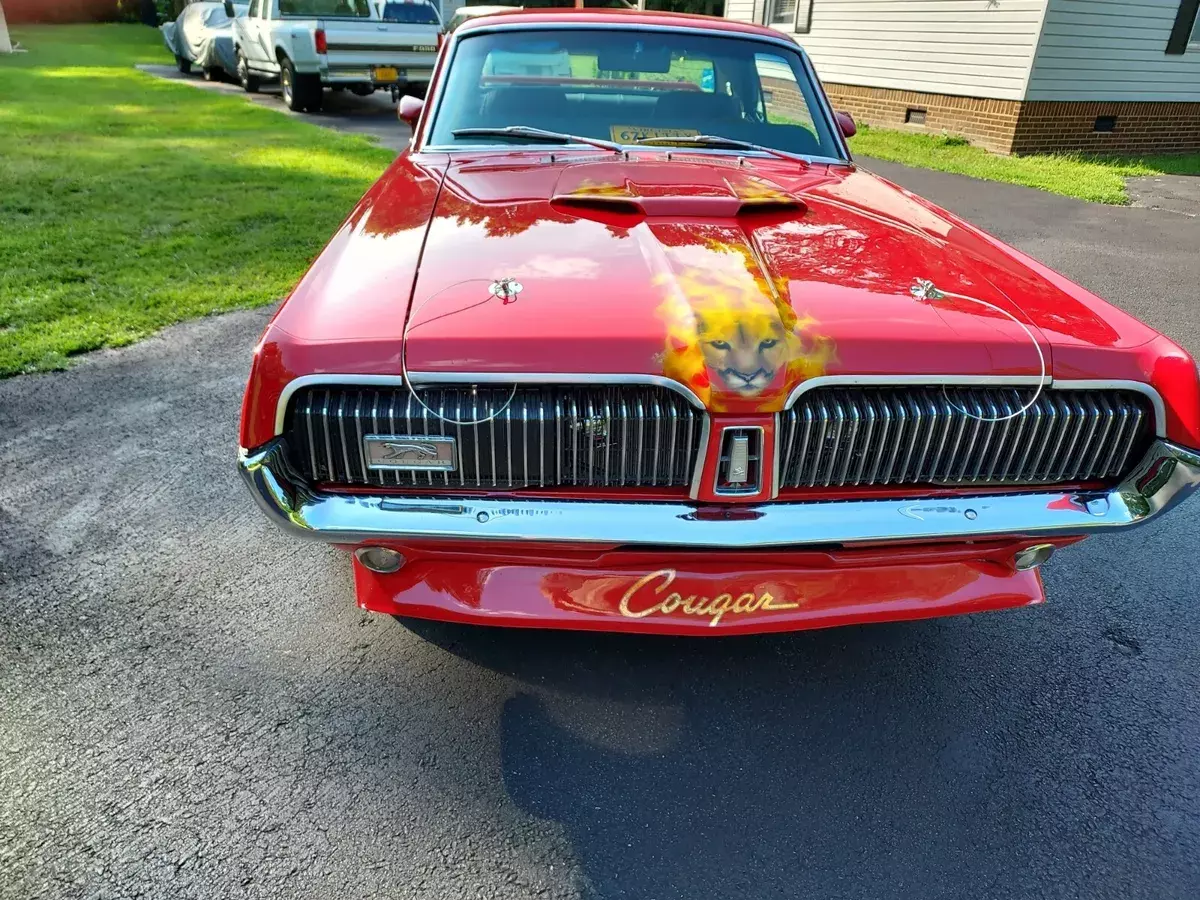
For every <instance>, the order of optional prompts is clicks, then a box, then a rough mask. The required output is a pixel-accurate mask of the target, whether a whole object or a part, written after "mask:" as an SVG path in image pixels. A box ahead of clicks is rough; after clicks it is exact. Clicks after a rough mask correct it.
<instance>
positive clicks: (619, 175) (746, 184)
mask: <svg viewBox="0 0 1200 900" xmlns="http://www.w3.org/2000/svg"><path fill="white" fill-rule="evenodd" d="M550 202H551V204H552V205H553V206H556V207H558V208H559V209H562V210H563V211H565V212H572V213H575V214H576V215H584V217H586V211H587V210H596V211H598V212H604V213H615V214H625V215H639V216H654V217H658V216H665V217H671V216H679V217H688V218H711V219H730V218H734V217H737V216H743V215H747V214H752V213H763V212H787V213H790V214H792V215H796V214H800V213H803V212H804V211H805V209H806V206H805V204H804V201H803V200H801V199H800V198H799V197H797V196H796V195H795V194H792V193H790V192H788V191H787V190H785V189H784V188H783V187H781V186H780V185H778V184H776V183H775V182H773V181H770V180H768V179H766V178H763V177H762V176H761V175H754V174H751V173H749V172H745V171H742V170H740V169H720V168H717V167H714V166H703V165H693V164H689V163H655V162H639V163H637V164H636V165H629V164H628V163H612V162H607V163H605V162H599V163H585V164H583V165H575V166H568V167H567V168H566V169H564V170H563V173H562V175H561V176H559V179H558V182H557V183H556V184H555V185H554V190H553V193H552V194H551V198H550Z"/></svg>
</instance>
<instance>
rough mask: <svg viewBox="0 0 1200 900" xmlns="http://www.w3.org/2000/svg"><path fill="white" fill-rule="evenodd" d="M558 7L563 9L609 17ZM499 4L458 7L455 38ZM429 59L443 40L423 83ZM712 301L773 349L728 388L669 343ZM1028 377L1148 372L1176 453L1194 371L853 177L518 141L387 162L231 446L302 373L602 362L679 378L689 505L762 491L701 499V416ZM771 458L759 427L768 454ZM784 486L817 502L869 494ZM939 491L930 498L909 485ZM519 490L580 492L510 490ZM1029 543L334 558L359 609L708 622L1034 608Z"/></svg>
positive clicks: (698, 627) (409, 549)
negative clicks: (935, 299) (852, 383)
mask: <svg viewBox="0 0 1200 900" xmlns="http://www.w3.org/2000/svg"><path fill="white" fill-rule="evenodd" d="M569 12H570V13H571V15H572V21H574V22H577V23H580V24H583V23H595V24H606V25H610V24H612V23H613V22H614V21H616V22H619V21H621V20H622V19H623V18H624V17H623V16H621V15H620V14H619V13H614V12H613V11H604V12H593V11H569ZM563 14H564V13H563V11H538V12H530V13H522V14H520V15H521V21H522V22H523V23H525V24H527V25H530V26H533V25H536V24H539V23H541V22H561V21H562V18H563ZM632 16H633V17H636V20H637V24H638V25H639V26H642V27H653V26H655V25H664V26H678V25H679V24H680V23H681V22H684V24H688V25H695V26H696V27H702V28H704V29H707V30H723V31H730V32H738V33H748V34H763V35H769V36H771V37H772V38H778V34H777V33H776V32H774V31H771V30H769V29H763V28H759V27H758V26H751V25H744V24H740V23H734V22H729V21H726V20H714V19H710V18H704V17H686V16H676V15H670V14H632ZM509 18H510V15H509V14H504V15H501V16H488V17H481V18H479V19H476V20H472V21H469V22H468V23H466V24H464V25H463V27H462V28H461V29H460V32H461V34H466V33H469V32H470V31H472V30H474V29H476V28H480V27H484V26H486V25H488V24H492V23H495V22H496V21H498V20H500V19H504V20H508V19H509ZM446 56H447V54H446V52H445V51H444V50H443V52H442V54H441V55H440V57H439V60H438V64H437V65H438V68H437V70H436V71H435V76H434V82H435V84H436V82H437V80H438V78H439V77H440V73H441V69H442V67H444V66H445V64H446ZM428 115H429V113H428V110H426V112H425V113H424V114H423V117H422V122H419V123H418V126H417V133H418V135H420V134H421V133H422V129H423V119H424V118H425V117H426V116H428ZM504 279H514V280H516V281H518V282H521V284H522V285H523V290H522V291H521V292H520V293H519V294H516V295H515V296H510V297H500V296H496V295H495V294H494V293H492V292H491V290H490V288H491V286H492V285H493V283H494V282H496V281H498V280H504ZM918 279H930V280H932V281H934V282H935V283H936V286H937V287H938V288H939V289H940V290H942V291H945V292H949V293H951V294H961V295H964V296H965V297H968V298H974V299H975V300H978V301H982V302H973V301H972V300H956V299H953V298H950V299H948V300H946V301H943V302H939V303H937V304H931V303H924V302H920V301H919V300H918V299H916V298H915V297H914V295H913V292H912V289H913V286H914V283H915V282H916V280H918ZM728 308H736V309H738V310H740V313H739V315H740V316H741V318H740V319H739V322H740V324H739V327H741V326H743V325H745V323H746V322H753V325H752V326H746V327H752V328H757V329H760V330H761V332H762V335H763V338H764V341H767V342H768V343H769V342H770V341H771V340H774V338H773V337H772V335H775V336H778V337H779V340H780V341H782V342H783V344H784V347H785V349H786V353H783V354H781V356H780V357H779V359H780V363H779V365H778V366H776V367H775V368H774V369H773V370H772V371H767V369H766V367H764V368H763V370H762V371H761V373H760V374H759V375H756V376H755V377H756V378H758V379H759V380H758V381H757V382H755V383H754V384H742V383H737V382H736V376H733V375H729V374H727V372H726V370H723V369H721V368H720V364H717V363H714V362H713V361H712V360H711V359H709V358H708V357H706V356H705V355H704V354H703V353H702V352H701V351H700V350H699V349H698V348H697V346H696V342H695V340H694V335H695V331H696V325H695V323H696V322H697V321H708V322H711V321H712V319H713V317H718V316H720V315H721V314H722V311H723V310H726V309H728ZM997 310H1000V312H997ZM1014 320H1015V321H1014ZM1018 322H1020V323H1023V324H1024V325H1025V326H1026V327H1022V325H1020V324H1017V323H1018ZM1031 335H1032V336H1033V338H1034V340H1036V342H1037V348H1036V349H1035V347H1034V345H1033V343H1032V342H1031V340H1030V336H1031ZM764 346H765V344H764ZM1039 350H1040V357H1039V352H1038V351H1039ZM1042 366H1044V367H1045V371H1046V374H1048V375H1050V376H1052V377H1053V379H1054V380H1068V381H1069V380H1087V381H1092V380H1095V381H1101V382H1136V383H1140V384H1144V385H1149V386H1150V387H1152V388H1153V389H1154V390H1155V391H1156V392H1157V394H1158V395H1160V396H1161V398H1162V401H1163V407H1164V409H1163V412H1164V416H1163V423H1162V424H1163V426H1164V427H1163V431H1164V432H1165V433H1164V434H1163V435H1162V436H1163V437H1166V438H1168V439H1170V440H1172V441H1175V442H1177V443H1179V444H1181V445H1183V446H1185V447H1192V448H1195V447H1200V382H1198V379H1197V370H1196V366H1195V363H1194V362H1193V361H1192V359H1191V357H1190V356H1189V355H1188V354H1187V353H1186V352H1185V351H1184V350H1183V349H1181V348H1180V347H1179V346H1177V345H1176V344H1174V343H1173V342H1171V341H1170V340H1169V339H1167V338H1165V337H1163V336H1162V335H1160V334H1158V333H1157V332H1155V331H1153V330H1152V329H1150V328H1148V327H1147V326H1145V325H1143V324H1141V323H1140V322H1138V321H1137V320H1135V319H1134V318H1132V317H1131V316H1129V315H1127V314H1126V313H1124V312H1122V311H1120V310H1118V309H1116V308H1115V307H1113V306H1111V305H1110V304H1108V303H1106V302H1105V301H1103V300H1101V299H1100V298H1098V297H1096V296H1095V295H1093V294H1091V293H1090V292H1088V291H1087V290H1085V289H1083V288H1082V287H1080V286H1078V285H1076V284H1074V283H1072V282H1070V281H1069V280H1068V279H1066V278H1064V277H1062V276H1061V275H1058V274H1057V273H1054V272H1052V271H1050V270H1049V269H1047V268H1046V267H1045V266H1042V265H1041V264H1040V263H1038V262H1036V261H1035V260H1032V259H1030V258H1029V257H1027V256H1025V255H1024V254H1022V253H1020V252H1018V251H1016V250H1014V249H1012V248H1010V247H1008V246H1006V245H1004V244H1002V243H1001V242H1000V241H998V240H996V239H994V238H992V237H991V236H989V235H987V234H985V233H983V232H981V231H980V230H978V229H976V228H974V227H972V226H971V225H969V224H967V223H966V222H964V221H963V220H961V219H959V218H958V217H956V216H954V215H953V214H951V213H949V212H947V211H945V210H942V209H940V208H938V207H937V206H935V205H934V204H931V203H929V202H927V201H925V200H923V199H921V198H919V197H916V196H914V195H913V194H911V193H909V192H908V191H906V190H904V189H902V188H900V187H898V186H896V185H893V184H891V183H889V182H887V181H886V180H884V179H881V178H879V177H877V176H875V175H873V174H871V173H869V172H866V171H863V170H861V169H858V168H857V167H855V166H853V165H828V164H824V163H813V164H811V165H807V166H805V165H799V164H797V163H796V162H795V161H791V160H783V159H774V158H763V157H747V158H744V159H738V158H737V157H731V156H723V157H722V156H713V155H705V154H689V153H687V152H685V151H680V150H678V149H676V150H675V151H674V152H672V153H671V154H668V153H667V152H666V150H665V149H654V150H646V151H644V152H636V153H633V154H631V156H630V157H628V158H622V157H620V156H619V155H617V154H613V153H609V152H605V151H603V150H596V151H591V150H588V151H580V150H562V149H559V148H554V152H553V153H552V152H550V151H549V150H547V149H546V148H540V147H519V148H514V149H512V150H511V151H503V150H501V151H497V150H491V151H488V152H477V153H472V152H468V151H465V150H462V151H457V152H456V153H455V154H454V155H453V158H451V156H450V155H449V154H445V153H435V152H415V153H410V152H408V151H406V152H404V153H402V154H401V155H400V157H399V158H398V159H397V160H396V161H395V163H394V164H393V165H392V166H391V167H390V168H389V169H388V171H387V172H386V173H385V174H384V176H383V177H382V178H381V179H380V180H379V182H378V183H377V184H375V185H374V186H373V187H372V188H371V189H370V190H369V191H368V192H367V194H366V195H365V196H364V197H363V198H362V200H361V201H360V203H359V204H358V205H357V206H356V208H355V209H354V210H353V212H352V213H351V214H350V216H349V217H348V218H347V219H346V221H345V222H344V223H343V224H342V226H341V227H340V229H339V230H338V231H337V233H336V234H335V235H334V236H333V238H332V239H331V240H330V242H329V244H328V245H327V247H326V248H325V250H324V251H323V252H322V254H321V255H320V257H319V258H318V259H317V260H316V262H314V264H313V265H312V267H311V268H310V269H309V271H308V272H307V274H306V275H305V276H304V278H303V279H302V280H301V281H300V283H299V284H298V285H297V287H296V289H295V290H294V291H293V292H292V294H291V295H290V297H289V298H288V299H287V301H286V302H285V303H284V304H283V305H282V306H281V308H280V309H279V311H278V313H277V314H276V316H275V317H274V319H273V320H272V322H271V323H270V325H269V326H268V327H267V329H266V332H265V334H264V335H263V338H262V340H261V342H260V344H259V346H258V347H257V349H256V352H255V357H254V363H253V368H252V372H251V377H250V381H249V386H248V388H247V392H246V396H245V401H244V405H243V410H242V421H241V432H240V440H241V445H242V447H243V448H246V449H247V450H252V449H254V448H257V447H261V446H263V445H264V444H266V443H267V442H268V441H271V440H272V439H273V438H275V437H276V435H277V434H278V427H279V422H278V418H279V417H278V411H279V407H280V398H281V397H282V396H284V394H285V391H286V390H287V388H288V385H289V384H290V383H291V382H293V381H294V380H295V379H297V378H300V377H302V376H319V375H361V376H391V377H396V376H402V375H403V374H405V373H406V372H407V373H413V372H416V373H422V374H423V375H426V376H429V377H436V376H437V375H439V374H446V375H450V374H454V375H458V374H461V373H473V374H481V375H492V376H503V375H505V374H512V375H525V376H529V375H539V374H542V375H551V376H552V375H555V374H575V375H588V376H595V380H596V381H597V382H598V383H603V382H604V381H605V378H606V376H614V375H638V376H661V377H665V378H669V379H673V380H675V381H677V382H679V384H681V385H683V386H684V387H686V388H687V390H688V391H690V392H691V393H692V394H694V395H695V396H696V397H697V398H699V400H700V401H701V402H702V403H703V405H704V406H705V407H706V409H707V410H708V411H709V413H710V415H711V417H712V423H713V428H712V431H711V433H710V434H709V447H708V451H707V453H706V464H705V468H704V470H703V472H702V473H701V475H700V477H699V479H698V480H699V487H698V492H694V493H693V495H692V496H693V497H694V498H695V499H696V500H697V501H698V502H701V503H710V504H711V503H718V502H719V503H722V504H723V506H722V507H719V508H724V509H729V510H736V506H737V504H747V503H762V502H768V501H770V500H772V499H774V498H773V497H772V496H771V494H770V489H769V485H765V486H764V489H763V490H762V491H760V492H759V493H758V494H755V495H750V496H742V497H738V498H736V499H730V498H727V497H726V498H722V497H720V496H718V495H716V494H714V493H713V487H714V485H715V479H716V471H715V466H716V458H717V457H718V456H719V447H717V446H715V444H714V442H716V441H717V440H718V436H719V433H720V431H719V427H718V426H719V425H732V424H739V425H761V426H763V427H764V428H766V429H768V434H769V435H770V434H771V431H770V429H772V428H773V427H774V420H775V413H776V412H778V411H779V410H781V409H783V408H784V407H785V405H786V404H787V402H788V400H789V397H790V396H792V394H793V392H794V391H795V390H796V388H797V387H798V386H800V385H802V384H803V383H804V382H805V381H807V380H808V379H811V378H816V377H821V376H838V375H842V376H888V375H905V376H964V377H972V376H980V375H991V376H1003V377H1005V378H1020V377H1024V378H1030V377H1036V376H1038V375H1039V374H1041V371H1042ZM731 370H732V367H731V369H730V371H731ZM775 452H777V451H776V450H775V445H774V442H773V441H771V440H768V441H767V443H766V445H765V447H764V453H765V454H766V460H765V465H766V466H767V467H768V468H771V467H773V466H774V459H773V457H772V456H771V454H773V453H775ZM322 489H326V488H322ZM327 489H329V490H337V488H336V487H328V486H327ZM987 490H988V489H981V490H980V491H979V492H981V493H986V491H987ZM345 492H346V493H351V494H352V493H353V491H352V490H345ZM793 493H794V494H800V495H801V496H802V498H803V499H829V500H836V499H841V498H846V497H853V496H855V495H858V494H870V495H871V496H876V497H877V496H885V495H887V494H888V490H887V489H883V490H879V489H873V490H867V489H860V488H839V489H836V490H829V491H824V492H822V490H821V489H816V490H809V489H802V490H800V491H795V492H793ZM953 493H954V492H953V490H952V489H949V488H939V487H932V488H930V489H929V490H927V491H924V492H923V493H922V496H926V497H938V496H953ZM531 494H532V495H537V494H543V495H548V496H568V497H575V496H591V497H593V498H595V497H597V496H603V495H604V494H605V492H603V491H597V492H593V493H591V494H588V493H587V492H583V491H574V492H571V491H563V490H542V491H540V492H538V491H521V492H515V494H514V495H521V496H529V495H531ZM643 494H644V495H645V496H652V497H659V496H671V492H670V491H663V492H661V495H660V494H658V493H655V492H643ZM491 495H492V496H506V494H504V493H503V492H491ZM625 496H626V497H630V496H633V494H631V493H628V492H627V493H626V494H625ZM710 508H717V507H710ZM1031 540H1032V538H1029V537H1024V538H1023V537H1020V536H1012V535H1009V536H1007V537H1005V538H1003V539H998V540H995V541H990V542H974V543H972V542H966V543H962V542H960V543H946V544H922V545H918V546H895V545H892V546H881V547H873V548H861V547H860V548H855V549H835V550H829V551H825V550H805V551H789V552H783V553H775V552H772V553H761V552H760V553H746V552H739V551H737V550H735V549H730V550H727V551H721V552H719V553H711V552H707V553H697V552H681V551H678V550H664V551H663V552H661V553H650V552H632V551H629V550H623V549H621V548H617V547H605V546H595V545H590V546H587V547H579V546H578V545H575V546H564V545H531V544H511V543H485V542H482V541H479V542H472V543H470V544H469V545H466V544H464V543H462V542H460V543H455V542H452V541H434V540H430V541H418V542H413V541H408V542H388V541H382V542H380V541H374V542H373V543H375V544H380V543H382V544H383V545H385V546H391V547H393V548H394V549H397V550H399V551H400V552H402V553H403V554H404V556H405V557H406V560H407V562H406V564H405V565H404V566H403V568H401V569H400V570H399V571H397V572H394V573H390V574H379V573H376V572H372V571H370V570H368V569H366V568H365V567H364V566H363V565H362V564H361V563H359V562H357V561H356V562H355V563H354V570H355V579H356V585H357V591H358V599H359V603H360V605H362V606H363V607H365V608H368V609H371V610H375V611H378V612H383V613H392V614H397V615H418V616H427V617H431V618H439V619H447V620H452V621H472V622H484V623H493V624H506V625H522V626H545V627H564V628H580V629H604V630H629V631H643V632H654V633H671V634H701V635H712V634H728V633H742V632H750V631H773V630H784V629H795V628H811V627H823V626H828V625H838V624H847V623H852V622H871V621H879V620H885V619H904V618H922V617H927V616H934V615H946V614H951V613H959V612H972V611H980V610H988V609H998V608H1002V607H1010V606H1022V605H1029V604H1033V603H1038V602H1040V601H1041V600H1042V599H1043V593H1042V587H1041V580H1040V576H1039V575H1038V574H1037V572H1036V571H1018V570H1017V569H1016V567H1015V566H1014V563H1013V559H1014V554H1016V553H1017V552H1018V551H1019V550H1021V549H1022V548H1023V547H1026V546H1028V545H1029V543H1030V541H1031ZM1072 540H1075V538H1055V539H1052V540H1051V543H1053V544H1055V545H1056V546H1061V545H1063V544H1067V543H1070V542H1072ZM676 595H677V597H676ZM766 596H769V597H770V598H771V599H770V600H764V599H763V598H764V597H766ZM673 597H674V598H675V599H672V598H673ZM722 598H723V599H722Z"/></svg>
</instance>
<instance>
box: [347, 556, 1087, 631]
mask: <svg viewBox="0 0 1200 900" xmlns="http://www.w3.org/2000/svg"><path fill="white" fill-rule="evenodd" d="M1028 543H1029V541H1028V539H1026V540H1025V541H1023V542H1022V541H1014V540H1010V541H1008V542H991V543H981V544H973V545H963V544H942V545H938V544H930V545H925V546H920V547H908V548H865V549H859V550H854V551H832V552H830V551H816V550H813V551H803V552H789V553H770V554H762V553H758V554H755V553H739V552H737V551H732V550H731V551H728V552H725V553H722V554H720V555H719V557H714V554H699V553H677V554H670V555H664V554H662V553H647V552H629V551H622V550H619V549H615V548H609V547H589V548H587V549H586V550H582V551H581V550H579V549H577V548H572V547H569V546H564V545H543V546H537V545H535V546H530V545H527V544H522V545H517V546H514V545H511V544H510V545H505V544H491V545H488V546H486V547H477V546H475V545H471V546H469V547H461V546H454V545H449V546H447V545H445V544H440V545H438V544H431V545H419V544H418V545H413V544H407V545H404V544H396V545H394V546H395V548H396V549H399V550H401V551H402V552H403V553H404V554H405V556H406V558H407V559H408V562H407V564H406V565H405V566H404V567H403V568H402V569H401V570H400V571H398V572H395V573H393V574H389V575H382V574H379V573H376V572H372V571H370V570H369V569H367V568H366V567H364V566H363V565H362V564H361V563H359V562H357V561H355V563H354V579H355V586H356V590H357V593H358V603H359V606H361V607H363V608H364V609H369V610H371V611H373V612H379V613H386V614H389V615H398V616H416V617H419V618H430V619H442V620H445V621H451V622H474V623H480V624H490V625H515V626H525V627H538V628H568V629H581V630H587V631H597V630H602V631H631V632H642V633H651V634H674V635H696V636H701V637H705V636H716V635H727V634H748V633H759V632H770V631H791V630H796V629H801V628H827V627H831V626H835V625H859V624H868V623H871V622H881V621H895V620H900V619H925V618H931V617H934V616H946V615H954V614H958V613H968V612H984V611H989V610H998V609H1007V608H1010V607H1016V606H1032V605H1034V604H1037V603H1041V602H1043V600H1044V599H1045V594H1044V593H1043V590H1042V581H1041V576H1040V575H1039V574H1038V572H1037V571H1036V570H1028V571H1021V572H1018V571H1015V570H1014V569H1013V567H1012V558H1013V554H1014V553H1015V552H1016V551H1017V550H1019V549H1020V548H1021V547H1024V546H1027V545H1028ZM1054 543H1055V544H1056V546H1064V545H1066V544H1069V543H1072V541H1071V540H1070V539H1062V540H1058V541H1055V542H1054Z"/></svg>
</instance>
